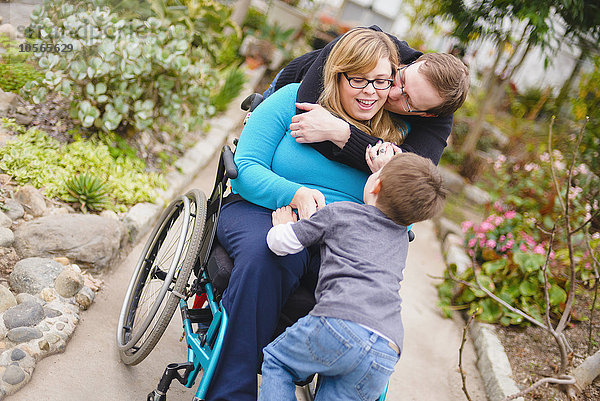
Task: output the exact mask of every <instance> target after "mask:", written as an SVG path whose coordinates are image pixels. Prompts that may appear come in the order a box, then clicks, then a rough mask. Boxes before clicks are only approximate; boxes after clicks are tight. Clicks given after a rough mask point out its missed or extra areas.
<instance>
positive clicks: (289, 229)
mask: <svg viewBox="0 0 600 401" xmlns="http://www.w3.org/2000/svg"><path fill="white" fill-rule="evenodd" d="M330 210H331V206H325V207H323V208H321V209H319V210H317V212H316V213H314V214H313V215H312V216H311V217H310V219H302V220H300V221H297V222H295V220H296V219H295V214H294V212H293V211H292V208H291V207H290V206H285V207H283V208H279V209H277V210H276V211H274V212H273V228H271V229H270V230H269V232H268V233H267V245H268V246H269V249H271V251H273V253H274V254H276V255H278V256H285V255H288V254H293V253H298V252H300V251H301V250H302V249H304V248H306V247H308V246H310V245H313V244H316V243H319V242H323V239H324V237H325V233H326V232H327V230H328V229H330V228H331V225H332V224H333V222H332V219H331V213H330Z"/></svg>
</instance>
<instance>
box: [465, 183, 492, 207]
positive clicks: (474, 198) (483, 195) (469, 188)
mask: <svg viewBox="0 0 600 401" xmlns="http://www.w3.org/2000/svg"><path fill="white" fill-rule="evenodd" d="M464 194H465V197H466V198H467V199H468V200H470V201H471V202H473V203H476V204H478V205H486V204H488V203H490V201H491V199H490V194H488V193H487V192H485V191H484V190H483V189H481V188H478V187H476V186H475V185H466V186H465V189H464Z"/></svg>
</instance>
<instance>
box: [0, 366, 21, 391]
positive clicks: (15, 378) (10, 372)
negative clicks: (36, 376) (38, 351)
mask: <svg viewBox="0 0 600 401" xmlns="http://www.w3.org/2000/svg"><path fill="white" fill-rule="evenodd" d="M25 377H26V375H25V372H23V369H21V368H20V367H19V366H18V365H9V366H7V367H6V371H5V372H4V375H2V380H4V381H5V382H7V383H8V384H12V385H13V386H14V385H15V384H19V383H21V382H22V381H23V380H25Z"/></svg>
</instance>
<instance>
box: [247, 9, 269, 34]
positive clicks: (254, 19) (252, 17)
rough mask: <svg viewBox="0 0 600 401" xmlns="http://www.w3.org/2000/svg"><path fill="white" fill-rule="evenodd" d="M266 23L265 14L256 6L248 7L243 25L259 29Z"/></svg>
mask: <svg viewBox="0 0 600 401" xmlns="http://www.w3.org/2000/svg"><path fill="white" fill-rule="evenodd" d="M266 23H267V16H266V15H265V14H264V13H262V12H261V11H260V10H258V9H257V8H256V7H249V8H248V13H247V14H246V18H245V19H244V23H243V26H244V27H247V28H249V29H251V30H260V29H261V27H263V26H264V25H265V24H266Z"/></svg>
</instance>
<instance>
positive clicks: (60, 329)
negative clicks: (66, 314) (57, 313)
mask: <svg viewBox="0 0 600 401" xmlns="http://www.w3.org/2000/svg"><path fill="white" fill-rule="evenodd" d="M54 327H56V330H58V331H62V330H63V329H64V328H65V324H64V323H61V322H58V323H56V325H55V326H54Z"/></svg>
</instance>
